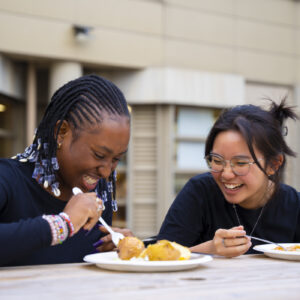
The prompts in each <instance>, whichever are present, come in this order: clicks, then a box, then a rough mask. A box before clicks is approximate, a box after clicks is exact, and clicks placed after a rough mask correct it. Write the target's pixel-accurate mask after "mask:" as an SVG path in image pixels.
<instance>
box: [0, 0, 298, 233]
mask: <svg viewBox="0 0 300 300" xmlns="http://www.w3.org/2000/svg"><path fill="white" fill-rule="evenodd" d="M76 26H77V27H78V26H80V27H81V28H83V29H86V30H87V32H88V35H87V36H84V35H80V36H78V35H76V34H75V33H76V32H75V27H76ZM19 62H20V63H21V64H22V65H23V68H25V69H26V68H27V67H26V66H28V68H27V69H28V70H25V72H24V73H25V74H27V77H30V78H27V79H26V80H25V81H24V82H25V84H24V83H23V84H22V82H21V83H20V79H19V77H20V73H19V72H16V71H17V70H18V68H19V64H17V65H16V63H19ZM24 66H25V67H24ZM40 66H42V67H43V68H44V69H46V70H47V72H48V73H49V83H48V92H49V94H50V95H51V94H52V93H53V91H54V90H55V89H56V88H57V86H59V85H60V83H61V82H62V81H65V80H68V79H73V78H74V77H77V76H79V75H80V74H81V73H83V72H84V70H92V71H94V72H97V73H99V74H105V76H106V77H108V78H110V79H112V80H113V81H115V82H116V83H117V84H118V85H119V86H120V87H121V88H122V90H123V91H124V93H125V95H126V97H127V99H128V101H129V103H130V104H131V105H132V107H133V113H132V119H133V122H132V123H133V125H132V140H131V147H130V151H129V154H128V166H127V171H126V172H127V179H128V181H127V191H128V192H127V200H126V201H127V202H126V206H127V225H128V226H129V227H131V228H132V229H133V230H134V231H135V232H136V234H137V235H139V236H141V237H144V236H149V235H152V234H155V233H156V232H157V230H158V228H159V226H160V223H161V221H162V219H163V217H164V215H165V213H166V211H167V209H168V207H169V205H170V203H171V202H172V199H173V196H174V195H173V185H174V174H175V172H176V170H175V168H174V165H173V160H172V159H171V158H170V157H172V155H173V151H174V141H176V137H175V136H174V128H173V127H174V115H175V111H176V108H178V107H180V106H183V105H188V106H191V107H198V108H223V107H227V106H230V105H235V104H243V103H255V104H256V103H259V104H260V103H262V102H261V100H260V99H261V98H262V97H265V96H267V97H268V96H269V97H274V98H275V99H279V98H280V97H281V96H282V95H284V94H285V93H289V102H290V103H291V104H295V105H299V104H300V93H299V83H300V3H299V2H298V1H293V0H209V1H208V0H64V1H61V0H26V1H24V0H0V94H1V93H2V94H5V95H8V94H9V96H13V97H16V98H20V97H21V98H22V95H23V97H24V99H25V100H26V102H27V104H28V105H27V106H26V107H27V116H30V115H31V114H30V112H32V111H31V110H32V108H30V107H32V105H33V104H34V103H36V102H35V101H36V99H35V97H36V95H35V93H34V92H29V93H28V92H27V94H26V92H25V91H26V90H28V88H31V89H32V87H34V86H35V85H34V82H33V81H34V80H33V79H34V78H37V77H36V73H37V72H39V68H40ZM23 71H24V70H23ZM25 77H26V76H25ZM38 79H39V78H37V79H36V80H38ZM26 85H27V86H26ZM31 89H30V91H31ZM26 95H27V96H26ZM47 97H48V96H47ZM28 110H30V111H28ZM27 123H28V126H27V128H30V129H28V131H32V130H33V129H32V128H34V124H32V123H33V122H32V121H31V122H29V121H28V120H27ZM289 126H290V127H291V131H290V134H289V136H288V141H289V142H290V144H291V146H292V148H293V149H294V150H296V151H298V152H300V139H299V138H298V136H297V132H299V125H297V124H290V125H289ZM0 134H1V131H0ZM27 134H28V136H30V134H31V132H27ZM0 137H1V136H0ZM299 163H300V161H299V159H298V158H296V159H291V161H290V163H289V168H288V170H287V172H286V182H287V183H290V184H292V185H293V186H295V187H297V188H298V189H299V188H300V184H299V183H298V182H297V178H299V176H300V171H299V168H297V166H298V165H299Z"/></svg>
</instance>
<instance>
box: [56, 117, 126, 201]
mask: <svg viewBox="0 0 300 300" xmlns="http://www.w3.org/2000/svg"><path fill="white" fill-rule="evenodd" d="M129 137H130V123H129V119H128V118H127V117H126V116H118V115H112V116H110V115H105V116H104V117H103V121H102V122H101V123H100V124H98V125H94V126H91V125H86V126H83V129H80V130H79V131H77V132H76V134H74V129H73V130H72V129H71V127H70V125H69V123H68V122H66V121H64V123H63V125H62V127H61V129H60V132H59V135H58V140H57V142H58V144H61V147H60V148H59V149H58V150H57V159H58V163H59V171H58V180H59V183H60V189H61V193H62V194H61V197H60V198H61V199H63V200H67V199H69V197H70V196H71V195H72V188H73V187H75V186H77V187H79V188H80V189H82V190H83V191H84V192H87V191H90V190H93V189H94V188H95V187H96V185H97V182H98V181H99V179H100V178H108V177H109V175H110V174H111V172H112V171H113V170H114V169H115V168H116V167H117V164H118V162H119V160H120V159H121V157H122V155H123V154H124V153H126V151H127V147H128V142H129Z"/></svg>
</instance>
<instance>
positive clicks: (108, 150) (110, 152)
mask: <svg viewBox="0 0 300 300" xmlns="http://www.w3.org/2000/svg"><path fill="white" fill-rule="evenodd" d="M97 148H98V149H101V150H104V151H105V152H108V153H109V154H112V153H113V151H112V150H111V149H110V148H107V147H106V146H99V147H97ZM127 151H128V149H126V150H125V151H123V152H121V153H118V154H117V155H123V154H125V153H127Z"/></svg>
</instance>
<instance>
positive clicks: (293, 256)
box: [253, 243, 300, 260]
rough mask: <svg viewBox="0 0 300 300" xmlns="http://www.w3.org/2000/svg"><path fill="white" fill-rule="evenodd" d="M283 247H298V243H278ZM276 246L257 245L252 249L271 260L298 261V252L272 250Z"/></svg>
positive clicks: (299, 255) (299, 258) (299, 254)
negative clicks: (271, 258)
mask: <svg viewBox="0 0 300 300" xmlns="http://www.w3.org/2000/svg"><path fill="white" fill-rule="evenodd" d="M279 245H282V246H284V247H289V246H294V245H300V243H295V244H293V243H280V244H279ZM276 247H277V246H276V245H273V244H264V245H257V246H255V247H253V249H254V250H256V251H261V252H263V253H264V254H265V255H267V256H269V257H273V258H279V259H287V260H300V252H299V251H283V250H274V249H275V248H276Z"/></svg>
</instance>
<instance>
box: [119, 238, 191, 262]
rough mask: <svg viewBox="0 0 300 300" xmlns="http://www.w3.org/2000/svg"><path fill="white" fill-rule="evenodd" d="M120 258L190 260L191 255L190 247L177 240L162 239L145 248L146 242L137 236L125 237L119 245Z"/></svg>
mask: <svg viewBox="0 0 300 300" xmlns="http://www.w3.org/2000/svg"><path fill="white" fill-rule="evenodd" d="M118 254H119V258H121V259H123V260H129V259H131V258H138V259H144V260H150V261H159V260H160V261H162V260H165V261H166V260H188V259H190V257H191V251H190V249H189V248H187V247H185V246H182V245H180V244H178V243H176V242H170V241H167V240H160V241H158V242H156V243H155V244H151V245H148V247H147V248H146V249H145V247H144V243H143V242H142V241H141V240H139V239H138V238H135V237H125V238H124V239H122V240H121V241H120V243H119V245H118Z"/></svg>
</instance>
